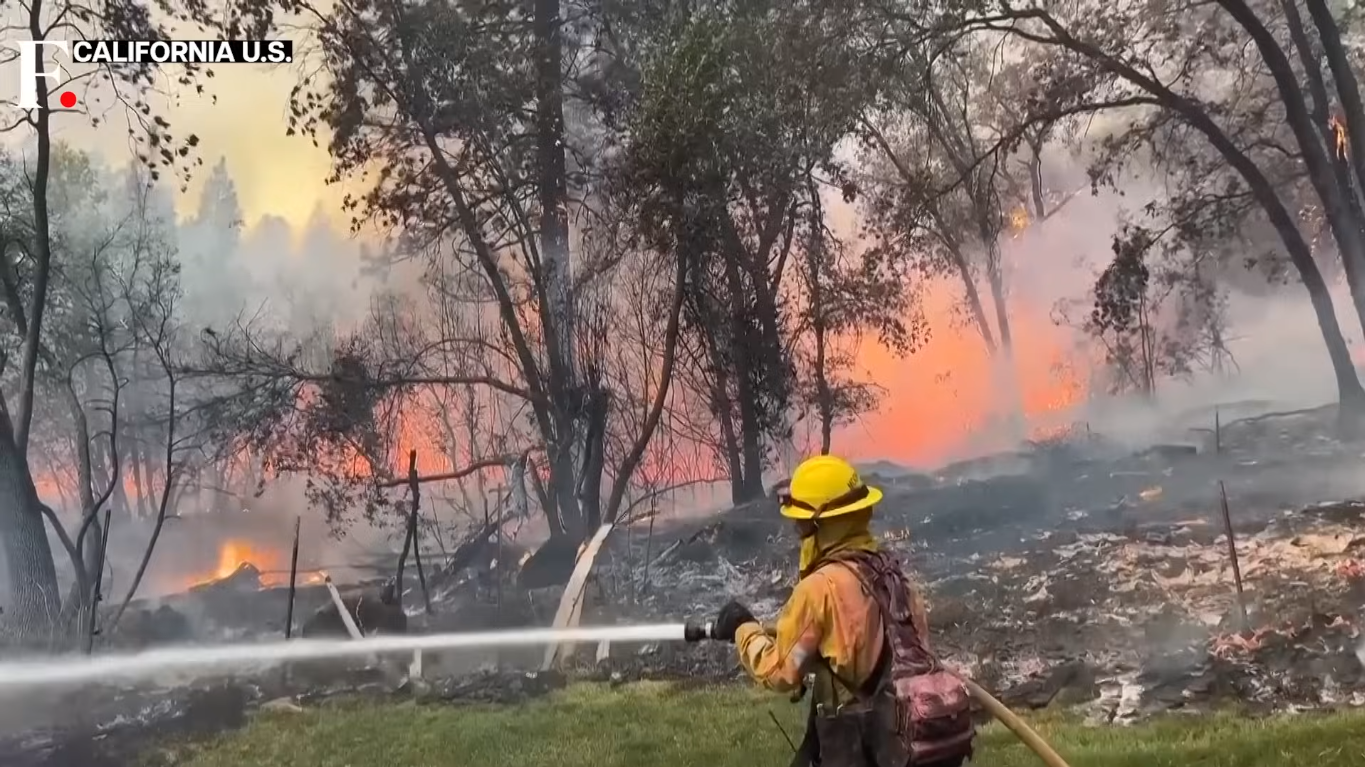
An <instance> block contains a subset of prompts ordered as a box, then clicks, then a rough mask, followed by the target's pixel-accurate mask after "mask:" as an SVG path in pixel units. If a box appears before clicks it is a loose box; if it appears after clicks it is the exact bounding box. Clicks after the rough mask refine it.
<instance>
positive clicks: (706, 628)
mask: <svg viewBox="0 0 1365 767" xmlns="http://www.w3.org/2000/svg"><path fill="white" fill-rule="evenodd" d="M713 625H714V624H712V623H711V622H710V621H707V622H706V623H692V622H688V623H685V624H683V641H684V642H701V641H704V640H707V639H715V636H714V634H713Z"/></svg>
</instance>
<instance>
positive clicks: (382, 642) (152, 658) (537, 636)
mask: <svg viewBox="0 0 1365 767" xmlns="http://www.w3.org/2000/svg"><path fill="white" fill-rule="evenodd" d="M685 633H686V626H685V625H684V624H682V623H662V624H653V625H644V626H594V627H579V628H567V629H550V628H534V629H518V630H504V631H484V632H456V633H447V634H426V635H420V636H376V637H367V638H364V639H335V640H332V639H326V640H318V639H301V640H294V641H288V642H284V641H281V642H264V643H256V644H230V645H216V646H215V645H207V646H195V647H167V648H160V649H156V650H149V651H146V652H139V653H122V654H110V655H96V656H92V657H85V656H81V657H70V656H67V657H58V658H50V659H41V660H40V659H36V658H35V659H29V660H24V661H11V662H5V663H0V690H12V689H17V688H23V687H37V686H43V685H52V684H83V683H91V682H104V681H108V680H110V679H124V680H133V679H145V678H150V677H155V676H157V675H159V674H164V673H167V672H182V673H183V672H187V671H188V672H201V673H204V674H211V673H215V672H223V671H229V670H233V669H238V668H259V667H261V666H263V665H271V664H278V663H284V662H288V661H306V660H321V659H327V658H345V657H354V656H367V655H372V654H376V653H403V652H412V651H414V650H459V649H474V648H481V647H513V646H522V647H524V646H537V645H552V644H559V643H562V642H569V643H578V642H583V643H591V642H603V641H607V642H670V641H678V642H681V641H683V640H684V638H685Z"/></svg>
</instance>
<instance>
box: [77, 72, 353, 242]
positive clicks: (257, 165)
mask: <svg viewBox="0 0 1365 767" xmlns="http://www.w3.org/2000/svg"><path fill="white" fill-rule="evenodd" d="M214 74H215V76H214V78H213V79H212V80H206V81H205V83H206V86H207V88H206V90H211V91H212V93H213V94H215V95H217V97H218V99H217V103H214V101H213V99H212V98H211V97H210V96H209V95H208V94H207V93H206V94H205V95H203V96H184V97H181V99H180V103H179V104H175V105H172V106H170V107H168V108H167V109H166V110H164V112H163V114H164V115H165V117H166V119H168V120H170V122H171V130H172V132H173V133H174V134H175V135H177V136H185V135H187V134H189V133H193V134H195V135H197V136H198V137H199V139H200V143H199V148H200V156H201V157H202V158H203V160H204V167H203V168H202V169H201V172H200V173H198V174H197V175H196V177H195V178H194V179H193V181H192V183H191V186H190V188H189V190H188V192H187V194H184V195H181V196H180V198H181V199H180V200H179V203H178V204H179V207H180V210H181V212H182V214H183V213H185V212H187V211H189V210H192V209H193V208H194V206H195V205H196V204H197V202H198V199H199V185H200V184H201V183H202V181H203V178H204V177H205V176H206V175H207V171H208V169H209V168H210V167H211V166H212V165H213V164H214V163H215V162H217V160H218V158H219V157H225V158H227V164H228V170H229V171H230V172H231V174H232V178H233V180H234V181H236V183H237V194H238V197H239V199H240V201H241V206H242V213H243V218H244V220H245V223H246V225H247V227H248V228H251V227H254V226H255V224H256V223H257V221H259V219H260V218H261V216H263V215H266V214H273V215H276V216H281V217H283V218H284V219H286V220H287V221H288V222H289V223H290V224H291V225H293V229H294V231H295V232H299V231H300V230H301V229H302V227H303V225H304V224H305V223H306V222H307V221H308V218H309V216H310V215H311V214H312V213H313V211H314V209H315V208H316V207H317V206H318V205H319V204H321V205H322V206H323V208H324V210H325V211H326V212H327V213H328V214H329V215H330V216H331V217H333V218H334V219H338V218H340V217H339V215H338V213H337V211H338V204H339V201H340V199H341V195H342V192H341V191H340V190H339V189H337V188H329V187H327V186H326V185H325V184H324V183H323V179H325V178H326V176H327V174H328V172H329V169H330V166H329V161H328V157H327V151H326V149H325V148H323V147H314V146H313V143H312V141H311V140H309V139H307V138H301V137H299V136H286V135H284V131H285V116H286V115H287V110H288V104H289V90H290V89H291V88H292V87H293V86H294V83H295V82H296V78H297V74H296V72H295V71H293V70H291V69H285V68H275V69H271V68H267V67H260V66H251V65H237V66H219V67H215V71H214ZM78 92H79V91H78ZM109 117H110V121H109V123H108V124H104V125H101V126H100V127H99V128H91V127H90V125H89V122H88V119H87V118H85V117H84V116H76V115H69V116H64V117H62V118H61V119H60V123H59V129H58V130H59V135H60V137H61V138H62V139H63V140H65V141H68V142H70V143H71V144H73V145H75V146H78V147H82V148H85V149H88V150H91V151H93V152H98V153H99V154H101V155H102V156H104V158H105V159H106V161H107V162H109V163H111V164H115V165H118V164H123V163H125V162H127V160H128V159H129V158H130V157H131V156H132V155H131V154H130V150H129V137H128V131H127V126H126V124H125V123H124V122H123V119H122V115H120V114H118V113H117V112H110V113H109ZM338 223H342V222H341V221H338Z"/></svg>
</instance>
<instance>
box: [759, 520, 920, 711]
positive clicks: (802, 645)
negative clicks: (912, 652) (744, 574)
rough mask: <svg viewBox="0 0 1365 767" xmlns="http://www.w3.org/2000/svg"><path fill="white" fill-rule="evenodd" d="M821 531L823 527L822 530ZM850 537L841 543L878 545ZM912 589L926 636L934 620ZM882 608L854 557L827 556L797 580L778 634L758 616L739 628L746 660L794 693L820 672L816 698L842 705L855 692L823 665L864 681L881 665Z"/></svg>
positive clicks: (764, 679) (763, 680)
mask: <svg viewBox="0 0 1365 767" xmlns="http://www.w3.org/2000/svg"><path fill="white" fill-rule="evenodd" d="M822 532H823V531H822ZM853 538H854V539H853V540H850V539H848V538H845V539H844V540H842V541H839V542H838V543H839V544H843V545H836V546H832V547H822V548H824V551H825V553H826V554H829V553H832V552H833V551H835V550H844V549H849V548H858V549H865V550H873V549H875V544H874V543H873V542H872V539H871V536H870V535H866V536H862V535H859V536H854V537H853ZM910 588H911V594H910V598H911V603H912V605H913V608H912V609H913V615H914V617H913V620H914V622H915V627H916V628H917V629H918V630H919V631H920V632H921V633H920V635H921V636H924V637H927V636H928V630H927V629H928V620H927V616H926V614H925V608H924V600H923V598H922V596H921V595H920V593H919V590H918V589H917V588H915V587H914V586H913V585H912V586H911V587H910ZM885 641H886V640H885V634H884V632H883V631H882V618H881V612H880V610H879V609H878V607H877V603H876V602H875V601H874V600H873V599H872V596H871V595H870V594H868V593H867V592H866V591H865V590H864V589H863V586H862V583H861V582H860V581H859V580H858V575H857V573H856V572H855V571H854V570H853V567H852V566H851V565H849V564H846V563H842V562H837V561H836V562H828V563H826V564H824V565H820V563H819V562H818V561H817V562H816V563H815V566H813V567H811V568H810V569H809V574H808V575H806V576H805V577H803V578H802V579H801V580H799V581H798V582H797V584H796V588H795V589H793V590H792V594H791V597H790V598H789V599H788V600H787V604H786V605H785V606H784V607H783V608H782V612H781V614H780V615H779V616H778V619H777V627H776V632H775V635H774V636H770V635H768V633H767V632H766V631H765V630H764V629H763V627H762V626H761V625H759V624H758V623H756V622H755V623H746V624H744V625H742V626H740V627H739V630H738V631H737V632H736V633H735V645H736V647H737V648H738V650H739V658H740V663H741V664H742V665H743V666H744V669H745V670H746V671H748V672H749V675H750V676H752V677H753V678H754V680H755V681H756V682H758V683H759V684H761V685H763V686H764V687H766V688H768V689H770V690H774V691H777V692H794V691H796V690H797V689H799V688H800V686H801V682H802V680H803V678H804V677H805V676H806V674H807V673H812V672H813V673H814V675H815V686H814V689H813V690H812V691H811V692H812V694H814V695H815V702H817V703H824V704H826V705H830V706H837V705H839V704H841V703H846V702H848V701H849V700H850V699H851V698H852V697H853V691H852V690H847V689H844V688H845V685H844V684H836V679H835V678H832V677H831V675H830V671H829V668H826V667H825V665H824V664H817V663H815V662H814V661H815V659H816V658H817V657H823V658H825V660H826V661H827V662H828V666H829V667H832V668H833V671H834V674H835V675H837V680H840V681H842V682H846V683H849V684H851V685H853V686H855V687H859V686H861V685H862V684H863V683H864V682H865V681H867V679H868V677H870V676H871V675H872V673H873V671H874V670H875V669H876V667H877V661H878V660H879V659H880V657H881V653H882V646H883V644H884V643H885Z"/></svg>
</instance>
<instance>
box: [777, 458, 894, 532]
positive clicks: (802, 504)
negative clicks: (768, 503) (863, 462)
mask: <svg viewBox="0 0 1365 767" xmlns="http://www.w3.org/2000/svg"><path fill="white" fill-rule="evenodd" d="M881 499H882V491H880V490H878V489H877V488H875V487H869V486H867V485H864V484H863V480H862V478H861V477H859V476H858V471H857V470H856V469H854V468H853V467H852V466H851V465H850V464H849V462H848V461H845V460H844V459H842V458H835V457H834V456H832V455H817V456H815V457H814V458H807V459H806V460H805V461H802V462H801V465H800V466H797V467H796V471H795V472H793V473H792V481H791V487H789V488H788V489H787V492H786V494H785V495H783V496H782V497H781V503H782V516H784V517H787V518H788V519H824V518H826V517H837V516H839V515H841V514H851V513H853V512H855V511H862V510H863V509H870V508H872V507H873V506H875V505H877V502H878V501H880V500H881Z"/></svg>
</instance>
